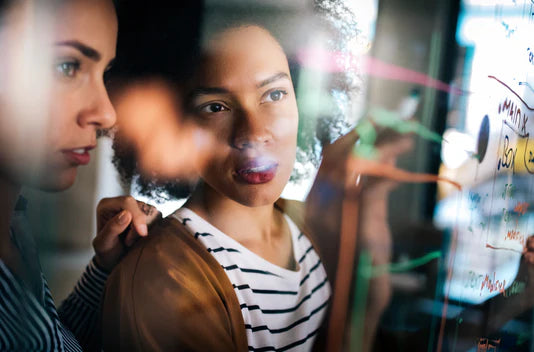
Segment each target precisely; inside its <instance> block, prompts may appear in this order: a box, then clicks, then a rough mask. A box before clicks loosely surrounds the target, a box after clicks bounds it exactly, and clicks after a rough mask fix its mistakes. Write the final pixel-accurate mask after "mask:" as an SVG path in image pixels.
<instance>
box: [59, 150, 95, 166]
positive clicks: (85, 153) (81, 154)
mask: <svg viewBox="0 0 534 352" xmlns="http://www.w3.org/2000/svg"><path fill="white" fill-rule="evenodd" d="M91 149H93V147H85V148H76V149H68V150H63V155H65V157H66V158H67V160H68V161H69V162H70V163H72V164H76V165H87V164H89V162H90V161H91V155H89V151H90V150H91Z"/></svg>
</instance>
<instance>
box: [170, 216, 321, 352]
mask: <svg viewBox="0 0 534 352" xmlns="http://www.w3.org/2000/svg"><path fill="white" fill-rule="evenodd" d="M173 216H174V217H175V218H176V219H178V220H179V221H180V222H182V224H184V225H185V227H186V228H187V229H188V231H189V232H190V233H191V234H192V235H193V236H194V237H195V238H196V239H197V240H199V241H200V242H201V243H202V244H203V245H204V246H205V247H206V249H207V250H208V252H210V253H211V255H213V256H214V257H215V259H216V260H217V261H218V262H219V264H221V266H222V267H223V268H224V270H225V272H226V274H227V275H228V278H229V280H230V282H231V283H232V286H233V287H234V292H235V293H236V296H237V299H238V301H239V304H240V306H241V313H242V314H243V320H244V322H245V329H246V333H247V340H248V349H249V351H289V350H291V351H309V350H311V348H312V346H313V342H314V340H315V336H316V334H317V331H318V329H319V326H320V325H321V323H322V321H323V319H324V316H325V314H326V310H327V308H328V302H329V299H330V285H329V283H328V280H327V278H326V272H325V270H324V267H323V265H322V263H321V260H320V258H319V256H318V254H317V253H316V251H315V249H314V248H313V246H312V244H311V243H310V241H309V239H308V238H307V237H306V236H305V235H304V234H302V233H301V232H300V231H299V229H298V228H297V226H296V225H295V224H294V223H293V221H292V220H291V219H290V218H289V217H288V216H287V215H284V217H285V219H286V221H287V223H288V225H289V229H290V231H291V238H292V242H293V255H294V258H295V261H296V262H297V263H298V266H299V268H298V271H292V270H288V269H285V268H282V267H279V266H277V265H275V264H272V263H270V262H268V261H267V260H265V259H263V258H262V257H260V256H259V255H257V254H255V253H253V252H252V251H250V250H248V249H247V248H246V247H244V246H242V245H241V244H240V243H238V242H237V241H235V240H234V239H232V238H231V237H229V236H228V235H226V234H224V233H223V232H222V231H220V230H218V229H217V228H215V227H214V226H212V225H211V224H210V223H208V222H207V221H205V220H204V219H202V218H201V217H199V216H198V215H197V214H195V213H194V212H193V211H191V210H190V209H187V208H181V209H178V210H177V211H176V212H175V213H174V214H173Z"/></svg>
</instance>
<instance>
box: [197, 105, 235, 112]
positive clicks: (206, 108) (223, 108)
mask: <svg viewBox="0 0 534 352" xmlns="http://www.w3.org/2000/svg"><path fill="white" fill-rule="evenodd" d="M198 110H199V112H205V113H217V112H221V111H228V110H229V109H228V108H227V107H226V106H224V105H222V104H219V103H211V104H207V105H204V106H201V107H200V108H199V109H198Z"/></svg>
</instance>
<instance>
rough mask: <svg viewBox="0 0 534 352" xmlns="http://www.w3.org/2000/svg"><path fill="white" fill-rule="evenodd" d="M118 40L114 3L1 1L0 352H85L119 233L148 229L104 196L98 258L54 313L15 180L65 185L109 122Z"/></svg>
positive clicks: (126, 204) (128, 203) (131, 207)
mask: <svg viewBox="0 0 534 352" xmlns="http://www.w3.org/2000/svg"><path fill="white" fill-rule="evenodd" d="M116 40H117V18H116V14H115V8H114V5H113V3H112V1H111V0H65V1H50V2H45V1H39V2H32V1H1V2H0V52H1V53H2V55H1V56H0V63H1V64H0V77H2V78H1V80H0V127H1V129H0V194H2V198H1V202H0V214H1V217H0V350H1V351H81V350H82V347H81V345H82V346H84V348H86V349H90V348H92V347H91V344H93V343H95V342H98V341H99V339H98V337H97V336H96V335H95V334H96V326H97V323H98V320H97V316H98V307H99V301H100V296H101V294H102V292H103V289H104V285H105V282H106V279H107V275H108V272H109V271H111V269H112V268H113V267H114V265H115V264H116V263H117V262H118V260H119V258H120V256H121V255H122V253H123V252H124V250H125V246H124V245H123V244H122V243H121V242H120V241H119V239H118V235H119V234H121V233H122V232H123V231H125V229H127V227H128V226H129V224H130V223H131V222H132V220H133V222H134V225H135V229H136V230H137V233H138V234H140V235H146V232H147V231H146V216H145V215H144V214H143V212H141V210H139V208H138V204H137V202H135V201H134V200H133V198H115V199H110V200H105V201H103V202H101V203H100V205H99V209H98V231H99V233H98V235H97V237H96V238H95V240H94V242H93V246H94V248H95V252H96V255H95V257H94V258H93V260H92V261H91V262H90V263H89V265H88V266H87V268H86V271H85V272H84V273H83V275H82V277H81V279H80V280H79V282H78V284H77V285H76V287H75V289H74V291H73V292H72V294H71V295H70V296H69V297H68V298H67V300H66V301H65V302H64V303H63V305H62V306H61V307H60V309H59V311H56V308H55V305H54V302H53V300H52V297H51V295H50V290H49V289H48V286H47V282H46V279H45V278H44V276H43V274H42V272H41V268H40V264H39V260H38V258H37V251H36V249H35V244H34V242H33V239H32V238H31V236H30V235H29V234H28V231H27V226H26V223H25V222H26V220H25V219H24V214H23V212H24V208H25V204H24V203H25V201H24V200H23V199H21V198H19V192H20V189H21V187H22V186H29V187H34V188H37V189H41V190H46V191H62V190H65V189H67V188H69V187H70V186H71V185H72V184H73V183H74V181H75V178H76V174H77V169H78V167H79V166H82V165H85V164H87V163H89V161H90V155H89V151H90V150H91V149H93V148H95V146H96V141H97V132H98V131H99V130H101V129H106V128H109V127H111V126H112V125H113V124H114V123H115V119H116V117H115V111H114V109H113V107H112V105H111V103H110V101H109V98H108V94H107V91H106V87H105V85H104V79H103V76H104V73H105V72H106V70H107V69H108V68H109V66H110V64H111V62H112V60H113V59H114V57H115V47H116ZM32 50H33V52H32ZM43 97H44V99H43Z"/></svg>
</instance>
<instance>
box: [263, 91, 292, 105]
mask: <svg viewBox="0 0 534 352" xmlns="http://www.w3.org/2000/svg"><path fill="white" fill-rule="evenodd" d="M286 95H287V92H286V91H285V90H282V89H277V90H273V91H271V92H269V93H268V94H267V96H266V99H265V101H266V102H273V101H279V100H282V99H284V97H285V96H286Z"/></svg>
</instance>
